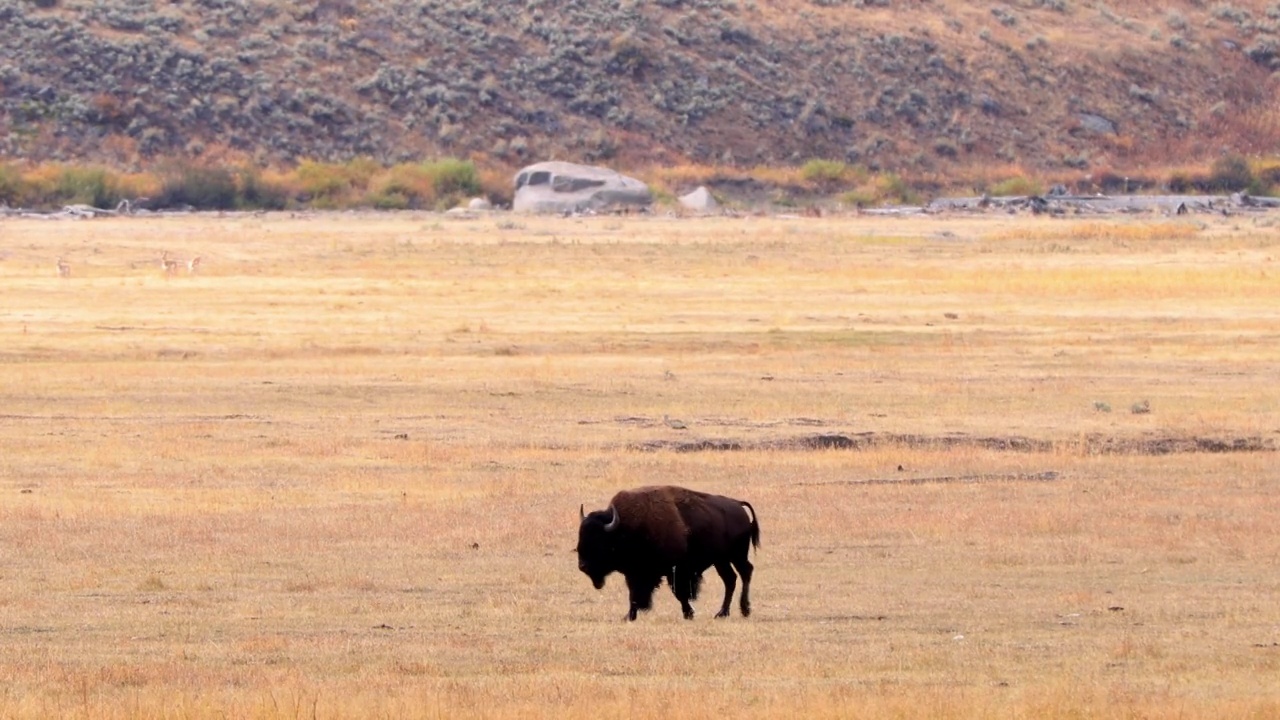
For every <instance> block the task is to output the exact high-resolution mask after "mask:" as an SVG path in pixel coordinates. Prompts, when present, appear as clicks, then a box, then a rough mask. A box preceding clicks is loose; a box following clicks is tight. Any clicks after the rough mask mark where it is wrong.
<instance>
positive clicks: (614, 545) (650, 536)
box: [578, 485, 760, 620]
mask: <svg viewBox="0 0 1280 720" xmlns="http://www.w3.org/2000/svg"><path fill="white" fill-rule="evenodd" d="M615 511H616V513H617V514H616V518H617V524H616V526H614V527H613V528H612V530H606V527H607V526H608V525H609V523H610V522H612V521H613V520H614V518H615V514H614V513H615ZM751 545H755V546H756V547H759V546H760V524H759V522H758V519H757V518H756V514H755V509H754V508H752V507H751V505H750V503H747V502H744V501H741V500H734V499H732V498H727V497H724V496H721V495H710V494H707V493H702V492H697V491H695V490H688V489H686V488H681V487H675V486H670V485H666V486H655V487H642V488H636V489H634V490H623V491H622V492H619V493H618V494H617V495H614V497H613V500H612V501H611V503H610V507H609V509H607V510H597V511H595V512H592V513H590V514H584V515H583V517H582V522H581V524H580V526H579V530H578V567H579V569H581V570H582V572H584V573H586V574H587V576H588V577H590V578H591V580H592V582H593V583H594V584H595V586H596V588H601V587H603V586H604V580H605V578H606V577H607V576H608V575H609V574H610V573H613V572H620V573H622V575H623V576H624V577H625V578H626V581H627V587H628V588H629V589H630V595H631V609H630V611H629V612H628V614H627V618H628V619H629V620H634V619H635V618H636V613H637V612H638V611H641V610H648V609H649V607H650V606H651V605H652V599H653V591H654V590H655V589H657V587H658V585H660V584H661V583H662V580H663V578H666V580H667V582H668V584H670V586H671V591H672V593H674V594H675V596H676V599H678V600H679V601H680V606H681V609H682V610H683V611H684V615H685V617H686V618H692V617H693V607H692V606H691V605H690V604H689V601H690V600H692V599H696V598H697V596H698V588H699V585H700V583H701V580H702V573H703V571H705V570H706V569H707V568H708V567H713V566H714V567H715V568H716V572H717V573H718V574H719V575H720V577H721V579H722V580H723V581H724V584H725V598H724V603H723V605H722V606H721V608H720V612H719V613H718V614H717V617H724V616H727V615H728V614H729V605H730V602H731V600H732V599H733V592H734V587H735V585H736V584H737V577H738V575H741V576H742V595H741V597H740V598H739V608H740V610H741V611H742V615H743V616H744V617H745V616H747V615H749V614H750V612H751V602H750V599H749V588H750V584H751V574H752V570H753V567H752V565H751V562H750V561H749V560H748V559H747V555H748V553H749V550H750V547H751ZM735 569H736V570H737V574H735V573H734V570H735Z"/></svg>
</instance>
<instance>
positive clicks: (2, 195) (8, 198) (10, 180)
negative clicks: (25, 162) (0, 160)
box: [0, 165, 22, 205]
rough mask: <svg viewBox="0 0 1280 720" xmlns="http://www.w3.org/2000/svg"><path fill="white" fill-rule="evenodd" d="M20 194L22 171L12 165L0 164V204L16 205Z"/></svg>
mask: <svg viewBox="0 0 1280 720" xmlns="http://www.w3.org/2000/svg"><path fill="white" fill-rule="evenodd" d="M21 196H22V173H21V172H20V171H19V170H18V168H16V167H13V166H12V165H0V204H3V205H17V204H19V200H18V198H20V197H21Z"/></svg>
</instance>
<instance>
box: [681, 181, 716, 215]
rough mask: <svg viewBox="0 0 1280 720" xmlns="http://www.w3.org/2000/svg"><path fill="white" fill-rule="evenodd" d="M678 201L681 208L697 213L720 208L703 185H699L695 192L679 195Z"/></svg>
mask: <svg viewBox="0 0 1280 720" xmlns="http://www.w3.org/2000/svg"><path fill="white" fill-rule="evenodd" d="M678 200H679V202H680V205H681V206H682V207H684V208H687V209H689V210H695V211H697V212H710V211H712V210H715V209H716V208H718V207H720V203H718V202H716V199H715V197H714V196H712V194H711V191H710V190H708V189H707V188H706V186H705V185H699V186H698V189H697V190H694V191H693V192H691V193H688V194H686V195H681V196H680V197H679V198H678Z"/></svg>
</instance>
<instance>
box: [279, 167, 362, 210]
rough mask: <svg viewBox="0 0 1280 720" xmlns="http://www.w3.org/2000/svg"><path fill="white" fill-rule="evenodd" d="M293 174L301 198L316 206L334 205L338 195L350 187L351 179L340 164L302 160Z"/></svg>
mask: <svg viewBox="0 0 1280 720" xmlns="http://www.w3.org/2000/svg"><path fill="white" fill-rule="evenodd" d="M293 175H294V177H295V178H297V180H298V184H299V187H300V189H301V190H302V193H303V196H304V197H303V199H304V200H305V201H307V202H310V203H312V204H313V205H315V206H316V207H335V206H336V204H337V201H338V199H339V196H340V195H342V194H343V193H345V192H346V191H348V190H350V188H351V180H350V178H349V177H348V174H347V173H346V172H345V170H344V169H343V168H342V166H340V165H333V164H330V163H319V162H315V161H314V160H304V161H302V163H301V164H300V165H298V169H297V170H295V171H294V173H293Z"/></svg>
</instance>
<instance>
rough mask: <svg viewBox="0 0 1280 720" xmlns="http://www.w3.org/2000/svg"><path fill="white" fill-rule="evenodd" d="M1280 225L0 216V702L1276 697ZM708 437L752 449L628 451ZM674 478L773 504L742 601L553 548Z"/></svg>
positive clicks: (229, 705)
mask: <svg viewBox="0 0 1280 720" xmlns="http://www.w3.org/2000/svg"><path fill="white" fill-rule="evenodd" d="M1188 228H1191V229H1188ZM1278 240H1280V238H1278V237H1277V230H1276V229H1275V227H1274V225H1272V224H1268V222H1267V220H1266V219H1265V218H1259V219H1258V220H1257V221H1250V220H1248V219H1238V218H1231V219H1220V220H1216V221H1209V222H1206V223H1203V224H1201V225H1195V226H1186V225H1181V224H1170V223H1165V222H1155V221H1150V220H1148V221H1145V222H1143V221H1137V220H1132V219H1128V220H1115V221H1109V220H1108V221H1081V222H1075V221H1060V220H1059V221H1049V220H1041V219H1030V218H929V219H902V220H898V219H883V218H879V219H876V218H865V217H852V218H827V219H812V220H785V219H768V218H753V219H743V220H728V219H713V220H698V221H687V220H686V221H674V220H664V219H634V220H633V219H627V220H620V219H615V218H589V219H579V220H572V219H570V220H552V219H536V218H514V219H511V218H497V219H495V218H487V219H481V220H473V221H455V220H445V219H442V218H441V217H440V216H436V215H430V214H415V213H400V214H394V215H374V214H363V215H353V214H327V215H316V216H307V217H300V218H289V217H287V216H285V215H268V216H265V217H249V216H225V217H219V216H213V215H208V216H198V217H187V218H167V219H159V218H157V219H150V220H138V219H135V220H105V221H94V222H82V223H72V222H63V223H49V222H35V221H6V222H4V223H2V224H0V256H2V257H3V260H2V261H0V448H3V452H2V453H0V548H3V557H4V558H5V560H4V565H3V568H0V576H2V577H3V580H4V582H3V584H0V633H3V636H4V637H3V643H0V675H3V676H4V677H5V678H6V683H5V685H4V689H3V691H0V716H3V717H19V718H27V717H50V716H60V717H95V718H97V717H107V718H112V717H119V718H125V717H129V718H134V717H157V718H158V717H172V716H185V717H227V716H230V717H247V718H280V717H299V716H303V717H352V716H358V717H367V716H393V717H486V718H515V717H531V716H539V717H563V718H580V717H582V718H585V717H601V716H604V717H617V716H635V717H650V716H663V717H675V718H684V717H688V718H701V717H708V716H725V717H778V716H797V717H800V716H803V717H816V718H891V717H937V718H975V717H976V718H1078V717H1100V718H1133V717H1144V718H1171V717H1180V718H1217V717H1232V718H1235V717H1256V718H1263V717H1272V716H1274V715H1276V714H1277V713H1278V712H1280V693H1277V691H1276V689H1275V682H1274V678H1275V677H1277V673H1278V672H1280V650H1278V646H1277V642H1280V631H1278V630H1277V628H1280V610H1278V609H1277V606H1276V603H1275V597H1276V594H1277V592H1280V581H1278V580H1277V577H1276V573H1275V560H1276V557H1277V556H1278V555H1280V534H1277V533H1276V532H1275V528H1276V527H1277V526H1280V504H1277V503H1275V502H1274V498H1275V496H1276V493H1277V491H1278V490H1280V470H1278V469H1277V467H1278V464H1277V463H1276V462H1275V452H1274V448H1275V445H1276V442H1277V439H1278V438H1277V432H1280V402H1278V396H1277V390H1276V388H1277V383H1276V379H1277V378H1276V374H1275V373H1276V371H1275V367H1276V365H1275V349H1276V347H1278V346H1280V281H1277V279H1276V277H1275V272H1274V263H1275V258H1276V255H1277V244H1278ZM161 250H168V251H170V252H171V253H172V254H173V255H174V256H176V257H179V258H181V259H186V258H188V257H190V256H192V255H195V254H200V255H202V256H203V257H204V260H205V263H204V266H203V268H202V271H201V273H200V274H198V275H194V276H186V275H182V276H177V277H172V278H168V279H166V278H165V277H164V276H163V274H162V273H161V271H160V269H159V265H158V262H156V257H157V255H158V253H159V251H161ZM59 255H61V256H63V257H66V258H67V259H68V261H69V262H71V263H72V266H73V274H72V277H71V278H68V279H62V278H59V277H57V273H56V272H55V271H54V267H53V260H54V258H55V257H57V256H59ZM1142 400H1146V401H1147V402H1148V403H1149V406H1150V409H1151V412H1150V413H1146V414H1134V413H1131V412H1130V406H1131V405H1132V404H1134V403H1137V402H1139V401H1142ZM1097 403H1105V404H1106V405H1107V406H1109V407H1110V408H1111V411H1110V412H1102V411H1100V410H1099V409H1097V406H1096V405H1095V404H1097ZM667 413H669V414H670V415H672V416H673V417H679V418H681V419H683V420H684V421H685V422H686V423H687V424H688V425H689V429H688V430H686V431H683V432H678V431H675V430H671V429H669V428H667V427H666V426H665V425H664V424H663V423H662V416H663V414H667ZM863 432H870V433H876V434H878V435H877V436H878V437H881V438H883V439H884V440H883V441H882V442H879V443H875V444H872V445H870V446H868V447H866V448H864V449H862V450H858V451H848V450H843V451H842V450H826V451H802V450H787V449H768V448H769V447H775V446H777V445H778V444H785V443H786V442H788V441H791V442H795V441H797V440H803V439H804V438H808V437H811V436H813V435H816V434H819V433H825V434H842V435H846V436H851V437H852V436H855V435H856V434H857V433H863ZM999 438H1008V439H1019V438H1025V439H1028V440H1031V441H1037V442H1042V443H1044V445H1042V446H1038V447H1039V448H1040V449H1038V450H1009V449H1000V447H999V446H998V443H993V442H987V440H991V439H999ZM1191 438H1203V439H1214V440H1226V441H1230V440H1234V439H1250V440H1252V441H1256V442H1257V443H1258V444H1260V445H1261V446H1262V447H1264V448H1269V449H1265V450H1261V451H1254V452H1236V453H1222V454H1217V453H1192V452H1175V453H1172V454H1156V450H1157V449H1158V448H1159V447H1160V442H1161V441H1167V440H1184V441H1185V440H1187V439H1191ZM694 440H719V441H734V442H738V443H740V444H741V445H743V446H745V448H746V449H744V450H741V451H736V452H689V453H683V452H672V451H670V450H658V451H645V450H642V449H639V448H642V447H646V446H650V447H652V446H660V445H662V444H663V443H668V444H670V443H678V442H689V441H694ZM1103 440H1110V441H1114V442H1115V443H1117V444H1116V445H1115V446H1116V447H1123V448H1124V449H1125V452H1122V453H1118V454H1107V453H1099V452H1098V449H1099V448H1100V447H1103V445H1101V444H1100V443H1101V441H1103ZM944 441H945V442H950V443H951V444H944ZM1045 473H1056V475H1053V476H1046V475H1045ZM1034 478H1041V479H1039V480H1036V479H1034ZM1045 478H1052V479H1045ZM660 482H678V483H681V484H686V485H689V486H692V487H696V488H700V489H706V490H711V491H716V492H723V493H726V494H730V495H734V496H738V497H743V498H747V499H749V500H750V501H751V502H752V503H753V505H754V506H755V507H756V508H757V509H758V510H759V511H760V518H761V524H762V531H763V537H762V540H763V547H762V549H761V550H760V552H759V553H758V555H757V559H756V560H755V562H756V566H757V575H756V582H755V583H754V585H753V600H754V605H755V613H754V614H753V616H752V617H751V618H750V619H747V620H743V619H742V618H740V617H734V618H732V619H730V620H727V621H713V620H712V619H711V618H710V615H711V612H710V611H711V609H713V608H714V606H715V603H716V602H718V600H719V597H720V588H719V587H718V583H717V582H714V581H709V582H708V583H707V585H706V587H705V589H704V592H705V593H706V594H705V596H704V597H703V598H702V599H701V600H700V601H699V603H698V610H699V616H698V618H697V619H696V620H695V621H693V622H685V621H683V620H681V619H680V615H679V607H678V605H677V604H676V602H675V601H674V600H673V599H672V598H671V597H670V595H669V593H667V591H666V590H665V589H663V590H661V591H660V592H659V593H658V595H657V596H656V599H655V609H654V610H653V611H652V612H651V613H649V614H647V615H646V616H644V617H642V618H641V620H640V621H638V622H636V623H634V624H626V623H623V622H621V617H622V615H623V613H624V611H625V605H626V602H625V590H624V589H623V586H622V582H621V579H620V578H618V577H616V576H615V577H614V578H611V579H610V581H609V584H608V585H607V586H606V588H605V590H604V591H603V592H596V591H595V590H593V589H592V588H591V586H590V583H589V581H587V580H586V578H584V577H582V576H581V575H580V573H578V572H577V570H576V568H575V566H574V559H573V557H572V554H571V551H572V548H573V546H574V543H575V542H576V535H575V533H576V518H577V506H578V504H579V503H585V504H586V505H587V506H588V507H597V508H598V507H602V506H603V505H604V504H605V503H606V502H607V500H608V498H609V496H610V495H611V494H612V493H613V492H614V491H616V490H617V489H620V488H623V487H628V486H633V485H640V484H646V483H660Z"/></svg>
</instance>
